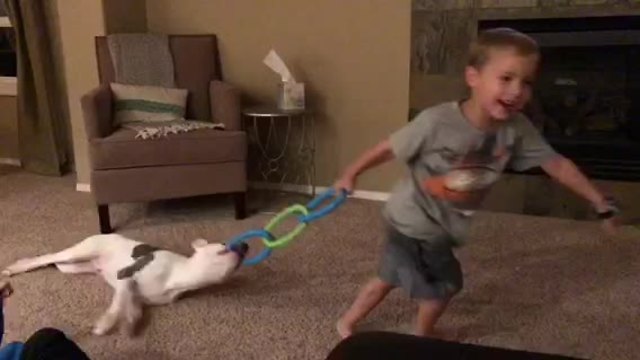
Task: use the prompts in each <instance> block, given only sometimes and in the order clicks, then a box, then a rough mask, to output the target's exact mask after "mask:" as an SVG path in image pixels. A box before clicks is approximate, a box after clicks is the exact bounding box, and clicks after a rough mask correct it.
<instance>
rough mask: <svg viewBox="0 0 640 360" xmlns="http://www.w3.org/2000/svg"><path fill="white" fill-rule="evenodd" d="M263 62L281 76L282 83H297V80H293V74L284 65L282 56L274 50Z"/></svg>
mask: <svg viewBox="0 0 640 360" xmlns="http://www.w3.org/2000/svg"><path fill="white" fill-rule="evenodd" d="M262 62H263V63H264V64H265V65H267V66H268V67H269V68H270V69H271V70H273V71H274V72H275V73H277V74H280V78H281V79H282V82H296V79H294V78H293V75H291V72H290V71H289V69H287V66H286V65H285V64H284V61H282V59H281V58H280V56H278V54H277V53H276V52H275V51H274V50H271V51H269V53H268V54H267V56H266V57H265V58H264V60H262Z"/></svg>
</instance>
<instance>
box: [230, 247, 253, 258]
mask: <svg viewBox="0 0 640 360" xmlns="http://www.w3.org/2000/svg"><path fill="white" fill-rule="evenodd" d="M228 251H233V252H234V253H236V254H238V256H239V257H240V258H241V259H244V257H245V256H246V255H247V252H249V245H247V244H246V243H241V244H238V245H234V246H231V247H230V248H229V249H228Z"/></svg>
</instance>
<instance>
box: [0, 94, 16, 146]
mask: <svg viewBox="0 0 640 360" xmlns="http://www.w3.org/2000/svg"><path fill="white" fill-rule="evenodd" d="M18 156H19V153H18V123H17V103H16V97H15V96H0V159H2V158H5V159H17V158H18Z"/></svg>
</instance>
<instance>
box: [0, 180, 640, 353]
mask: <svg viewBox="0 0 640 360" xmlns="http://www.w3.org/2000/svg"><path fill="white" fill-rule="evenodd" d="M230 203H231V202H230V201H228V199H225V198H224V197H220V198H219V197H207V198H201V199H190V200H183V201H170V202H164V203H154V204H151V205H149V206H145V205H120V206H115V207H114V208H113V213H114V223H115V225H116V226H118V227H120V230H119V231H120V232H121V233H123V234H126V235H129V236H132V237H135V238H138V239H141V240H144V241H147V242H149V243H150V244H154V245H159V246H163V247H167V248H171V249H175V250H177V251H181V252H189V243H190V241H191V240H193V239H194V238H196V237H206V238H209V239H210V240H212V241H224V240H227V239H229V238H231V237H232V236H234V235H237V234H239V233H241V232H243V231H245V230H249V229H254V228H259V227H261V226H262V225H263V224H264V223H265V222H266V221H267V220H268V219H269V218H270V217H269V216H267V215H263V214H256V215H253V216H252V217H251V218H250V219H248V220H245V221H234V220H233V216H232V215H233V211H232V208H231V206H230ZM380 206H381V204H380V203H374V202H367V201H358V200H350V201H349V202H348V203H347V204H345V206H344V207H343V208H342V209H341V210H340V212H339V214H336V215H334V216H331V217H329V218H326V219H324V220H322V221H321V222H318V223H316V224H314V225H313V226H311V227H310V228H309V229H308V231H307V232H306V233H305V234H304V236H302V237H300V238H299V239H298V240H297V241H296V242H295V243H294V244H292V245H291V246H290V247H288V248H286V249H284V250H282V251H278V252H276V253H274V255H273V256H272V257H271V258H270V259H269V260H268V261H267V262H265V263H262V264H260V265H258V266H256V267H253V268H242V269H241V270H240V272H238V273H237V274H236V276H235V277H234V278H233V280H232V281H230V282H229V283H228V284H226V285H223V286H218V287H214V288H212V289H210V290H208V291H202V292H199V293H197V294H193V295H192V296H189V297H187V298H185V299H183V300H181V301H180V302H178V303H176V304H174V305H171V306H166V307H157V308H153V309H150V310H149V311H147V315H148V318H147V323H148V325H147V326H146V328H144V329H143V331H142V333H141V334H140V335H139V336H138V337H136V338H127V337H126V336H124V335H123V334H119V333H116V334H113V335H110V336H106V337H94V336H92V335H90V329H91V326H92V323H93V321H94V320H95V319H96V318H97V317H98V316H99V315H100V314H101V313H102V311H103V310H104V309H105V307H106V306H107V305H108V303H109V300H110V296H111V290H110V289H109V288H108V287H107V286H106V285H105V284H103V283H102V282H101V281H100V280H99V279H98V278H94V277H91V276H88V275H85V276H71V275H63V274H61V273H59V272H57V271H56V270H54V269H53V268H47V269H43V270H40V271H36V272H33V273H29V274H25V275H22V276H18V277H16V278H14V279H13V280H12V281H13V285H14V286H15V289H16V293H15V294H14V296H13V297H12V298H11V299H10V301H9V302H8V304H7V305H6V309H5V310H6V320H7V324H6V332H7V335H6V338H7V339H8V340H16V339H25V338H26V337H27V336H28V335H30V334H31V333H32V332H34V331H35V330H37V329H38V328H40V327H43V326H53V327H57V328H59V329H61V330H63V331H65V332H66V333H67V334H68V335H69V336H71V337H72V338H73V339H75V340H76V341H77V342H78V343H79V344H80V345H81V346H82V348H84V349H85V350H86V351H87V353H88V354H89V355H90V356H91V357H92V358H93V359H323V358H324V357H325V356H326V354H327V353H328V351H329V350H330V349H331V348H332V347H333V346H334V345H335V344H336V342H337V341H338V339H337V337H336V334H335V333H334V327H333V326H334V322H335V320H336V318H337V317H338V316H339V315H340V313H341V312H342V311H344V310H345V308H346V307H347V306H348V305H349V303H350V301H351V300H352V299H353V296H354V294H355V292H356V291H357V289H358V287H359V286H360V285H361V284H362V283H363V281H365V280H366V279H367V278H368V277H369V276H370V275H371V274H372V273H373V271H374V269H375V267H376V261H377V256H378V249H379V245H380V244H381V242H382V236H381V235H382V232H381V229H382V221H381V217H380ZM0 212H1V215H0V221H1V223H0V267H4V266H5V265H7V264H8V263H9V262H11V261H13V260H15V259H16V258H18V257H23V256H32V255H36V254H40V253H43V252H49V251H54V250H57V249H60V248H62V247H65V246H68V245H71V244H73V243H75V242H77V241H79V240H81V239H83V238H84V237H85V236H88V235H91V234H93V233H95V231H96V229H97V218H96V212H95V209H94V206H93V204H92V201H91V198H90V197H89V195H87V194H84V193H78V192H76V191H74V179H73V178H72V177H65V178H48V177H38V176H35V175H30V174H25V173H22V172H19V171H16V170H9V169H8V168H0ZM634 231H635V230H633V229H627V230H625V231H623V233H622V234H621V235H620V236H619V237H617V238H616V239H607V238H606V237H604V236H603V235H602V234H601V233H600V232H599V230H598V227H597V226H596V225H595V224H593V223H580V222H573V221H566V220H558V219H547V218H534V217H525V216H518V215H508V214H481V215H480V216H479V218H478V221H477V223H476V225H475V226H474V228H473V235H472V242H471V244H470V245H469V246H468V247H466V248H464V249H463V250H462V251H460V252H459V256H460V258H461V261H462V263H463V267H464V271H465V273H466V278H465V282H466V287H465V290H464V291H463V293H461V295H460V296H459V297H458V298H457V299H456V300H455V302H453V304H452V306H451V308H450V311H448V312H447V313H446V314H445V316H444V317H443V318H442V322H441V324H440V325H441V329H442V331H443V332H446V333H449V334H456V335H457V337H458V339H459V340H461V341H465V342H470V343H478V344H485V345H495V346H501V347H508V348H516V349H526V350H530V351H539V352H549V353H559V354H565V355H572V356H578V357H585V358H592V359H616V360H622V359H637V358H638V356H637V354H638V353H640V342H638V339H639V338H640V324H639V323H638V320H639V319H640V313H639V311H638V305H640V291H638V285H640V282H639V281H638V280H639V278H640V257H639V254H640V233H637V232H634ZM414 311H415V306H414V305H413V304H412V303H410V302H409V301H407V300H406V299H405V297H404V296H403V294H402V293H401V292H399V291H398V292H395V293H393V294H392V295H391V296H390V298H388V299H387V300H386V301H385V302H384V303H383V304H382V306H381V307H380V308H378V309H377V310H376V311H375V312H374V313H372V314H371V317H370V318H369V319H368V320H367V321H366V322H365V323H364V324H362V329H378V330H394V331H402V332H409V331H411V328H412V322H413V315H414Z"/></svg>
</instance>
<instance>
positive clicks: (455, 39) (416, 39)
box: [410, 0, 640, 219]
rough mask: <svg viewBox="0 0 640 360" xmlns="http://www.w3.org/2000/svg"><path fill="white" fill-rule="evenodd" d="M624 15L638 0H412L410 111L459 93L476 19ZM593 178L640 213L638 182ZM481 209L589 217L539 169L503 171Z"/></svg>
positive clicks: (637, 11)
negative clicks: (518, 172)
mask: <svg viewBox="0 0 640 360" xmlns="http://www.w3.org/2000/svg"><path fill="white" fill-rule="evenodd" d="M628 15H636V16H640V0H414V1H413V10H412V31H411V36H412V39H411V41H412V47H411V51H412V54H411V89H410V97H411V99H410V113H415V112H417V111H419V109H421V108H424V107H427V106H430V105H433V104H436V103H438V102H441V101H446V100H450V99H455V98H459V97H460V96H462V95H464V93H465V88H464V83H463V80H462V78H461V74H462V69H463V68H464V61H465V58H466V50H467V46H468V44H469V42H470V41H471V40H472V39H473V37H474V36H475V34H477V31H478V29H479V27H480V23H481V22H483V23H484V22H486V21H489V22H490V21H495V20H505V21H510V20H517V19H554V18H582V17H612V16H628ZM497 23H499V22H497ZM638 160H640V159H638ZM638 176H639V178H640V174H638ZM596 183H597V184H598V185H599V186H601V187H602V188H604V189H605V190H606V191H607V192H609V193H611V194H613V195H614V196H616V197H617V198H619V199H621V200H622V202H623V207H624V209H625V210H626V214H627V215H628V216H630V217H636V216H638V215H640V181H637V180H635V179H634V180H633V181H615V180H606V179H604V180H596ZM485 208H487V209H488V210H494V211H505V212H515V213H521V214H530V215H544V216H557V217H563V218H574V219H592V218H593V214H592V213H591V211H590V208H589V206H588V204H586V203H585V202H584V201H583V200H582V199H580V198H578V197H576V196H575V195H574V194H572V193H570V192H569V191H568V190H565V189H563V188H562V187H560V186H559V185H557V184H555V183H554V182H553V181H551V180H550V179H548V177H546V176H545V175H543V174H541V173H540V172H532V173H528V174H506V175H505V176H504V178H503V180H502V181H501V182H500V183H499V184H498V185H497V186H496V189H495V190H494V191H493V192H492V194H491V195H490V196H489V198H488V199H487V202H486V204H485Z"/></svg>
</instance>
